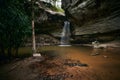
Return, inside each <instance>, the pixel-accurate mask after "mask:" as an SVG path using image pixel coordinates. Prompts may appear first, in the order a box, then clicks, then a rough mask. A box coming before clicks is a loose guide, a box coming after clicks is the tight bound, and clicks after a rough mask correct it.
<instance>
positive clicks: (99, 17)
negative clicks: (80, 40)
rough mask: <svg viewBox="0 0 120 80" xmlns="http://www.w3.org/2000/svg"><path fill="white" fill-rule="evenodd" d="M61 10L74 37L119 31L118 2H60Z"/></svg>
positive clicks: (116, 0) (75, 0)
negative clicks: (69, 23)
mask: <svg viewBox="0 0 120 80" xmlns="http://www.w3.org/2000/svg"><path fill="white" fill-rule="evenodd" d="M62 8H63V9H64V10H65V14H66V16H67V17H68V18H69V20H70V21H71V22H72V23H73V25H74V27H75V35H85V34H97V33H106V32H112V31H116V30H120V22H119V21H120V0H62ZM119 34H120V33H119Z"/></svg>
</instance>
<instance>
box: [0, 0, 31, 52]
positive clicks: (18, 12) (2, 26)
mask: <svg viewBox="0 0 120 80" xmlns="http://www.w3.org/2000/svg"><path fill="white" fill-rule="evenodd" d="M1 2H2V3H4V4H3V5H1V6H0V47H1V48H2V49H4V50H2V49H0V53H4V52H5V50H8V54H11V50H12V48H14V49H18V48H19V47H20V45H21V44H22V42H23V40H24V38H25V37H26V36H27V35H28V34H29V33H30V32H31V31H30V21H29V17H28V16H27V15H26V13H25V10H24V6H23V4H24V3H23V0H8V1H7V0H3V1H1ZM2 3H1V4H2ZM3 51H4V52H3Z"/></svg>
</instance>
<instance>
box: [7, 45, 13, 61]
mask: <svg viewBox="0 0 120 80" xmlns="http://www.w3.org/2000/svg"><path fill="white" fill-rule="evenodd" d="M7 53H8V58H9V59H11V57H12V48H11V46H9V47H8V50H7Z"/></svg>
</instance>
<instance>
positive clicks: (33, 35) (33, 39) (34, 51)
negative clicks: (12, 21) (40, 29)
mask: <svg viewBox="0 0 120 80" xmlns="http://www.w3.org/2000/svg"><path fill="white" fill-rule="evenodd" d="M34 3H35V1H34V0H32V45H33V54H35V53H36V43H35V24H34V23H35V21H34Z"/></svg>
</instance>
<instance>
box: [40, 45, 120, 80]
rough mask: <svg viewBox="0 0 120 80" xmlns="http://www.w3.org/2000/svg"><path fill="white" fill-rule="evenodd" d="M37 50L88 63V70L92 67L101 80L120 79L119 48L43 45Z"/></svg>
mask: <svg viewBox="0 0 120 80" xmlns="http://www.w3.org/2000/svg"><path fill="white" fill-rule="evenodd" d="M39 50H40V51H42V52H43V53H48V54H49V55H53V54H54V55H56V56H59V57H62V58H65V59H74V60H80V62H81V63H85V64H87V65H89V68H88V70H90V69H92V70H94V73H96V74H98V75H99V76H101V80H120V75H119V74H120V49H119V48H106V49H93V48H92V47H84V46H69V47H59V46H45V47H41V48H39ZM91 54H95V55H94V56H92V55H91ZM96 54H97V55H96Z"/></svg>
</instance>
